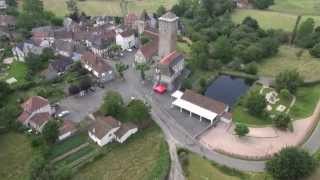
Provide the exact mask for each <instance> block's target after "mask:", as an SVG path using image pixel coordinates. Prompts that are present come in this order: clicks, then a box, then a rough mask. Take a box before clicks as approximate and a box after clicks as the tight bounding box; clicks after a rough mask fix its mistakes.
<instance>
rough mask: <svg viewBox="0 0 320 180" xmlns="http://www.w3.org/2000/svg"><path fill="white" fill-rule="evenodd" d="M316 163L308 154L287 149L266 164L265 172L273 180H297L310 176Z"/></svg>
mask: <svg viewBox="0 0 320 180" xmlns="http://www.w3.org/2000/svg"><path fill="white" fill-rule="evenodd" d="M315 166H316V162H315V160H314V159H313V157H312V156H310V155H309V154H308V152H306V151H304V150H301V149H297V148H294V147H287V148H284V149H282V150H281V151H280V153H278V154H276V155H275V156H274V157H273V158H272V159H271V160H269V161H267V163H266V170H267V172H268V173H270V174H271V175H272V177H273V178H274V179H279V180H280V179H281V180H298V179H303V178H305V177H307V176H308V175H310V174H311V173H312V172H313V170H314V169H315Z"/></svg>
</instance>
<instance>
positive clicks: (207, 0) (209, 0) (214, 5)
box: [201, 0, 235, 17]
mask: <svg viewBox="0 0 320 180" xmlns="http://www.w3.org/2000/svg"><path fill="white" fill-rule="evenodd" d="M201 2H202V7H203V8H204V9H205V10H206V12H207V14H209V15H210V16H211V17H214V16H220V15H223V14H224V13H225V12H231V11H232V10H233V9H234V8H235V7H234V3H233V1H232V0H202V1H201Z"/></svg>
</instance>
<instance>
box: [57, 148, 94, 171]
mask: <svg viewBox="0 0 320 180" xmlns="http://www.w3.org/2000/svg"><path fill="white" fill-rule="evenodd" d="M94 150H95V148H94V147H93V146H92V145H89V146H86V147H84V148H82V149H81V150H79V151H77V152H75V153H73V154H71V155H69V156H67V157H66V158H64V159H63V160H61V161H58V162H57V163H56V165H57V166H58V167H61V166H62V165H68V164H70V163H72V162H74V161H76V160H78V159H79V158H81V157H83V156H85V155H87V154H88V153H90V152H92V151H94Z"/></svg>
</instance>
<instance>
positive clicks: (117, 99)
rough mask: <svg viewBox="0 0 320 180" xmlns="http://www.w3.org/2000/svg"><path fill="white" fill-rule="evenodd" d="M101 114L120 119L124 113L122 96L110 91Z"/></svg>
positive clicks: (101, 108) (105, 98)
mask: <svg viewBox="0 0 320 180" xmlns="http://www.w3.org/2000/svg"><path fill="white" fill-rule="evenodd" d="M100 112H101V113H102V114H104V115H109V116H114V117H119V115H121V113H122V112H123V99H122V97H121V95H120V94H119V93H118V92H115V91H108V92H107V94H106V96H105V97H104V102H103V104H102V106H101V107H100Z"/></svg>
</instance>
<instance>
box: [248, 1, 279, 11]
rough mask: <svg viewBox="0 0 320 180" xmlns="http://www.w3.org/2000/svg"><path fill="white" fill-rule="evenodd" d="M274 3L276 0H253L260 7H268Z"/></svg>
mask: <svg viewBox="0 0 320 180" xmlns="http://www.w3.org/2000/svg"><path fill="white" fill-rule="evenodd" d="M273 4H274V0H253V5H254V6H255V7H256V8H258V9H267V8H268V7H269V6H271V5H273Z"/></svg>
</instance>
